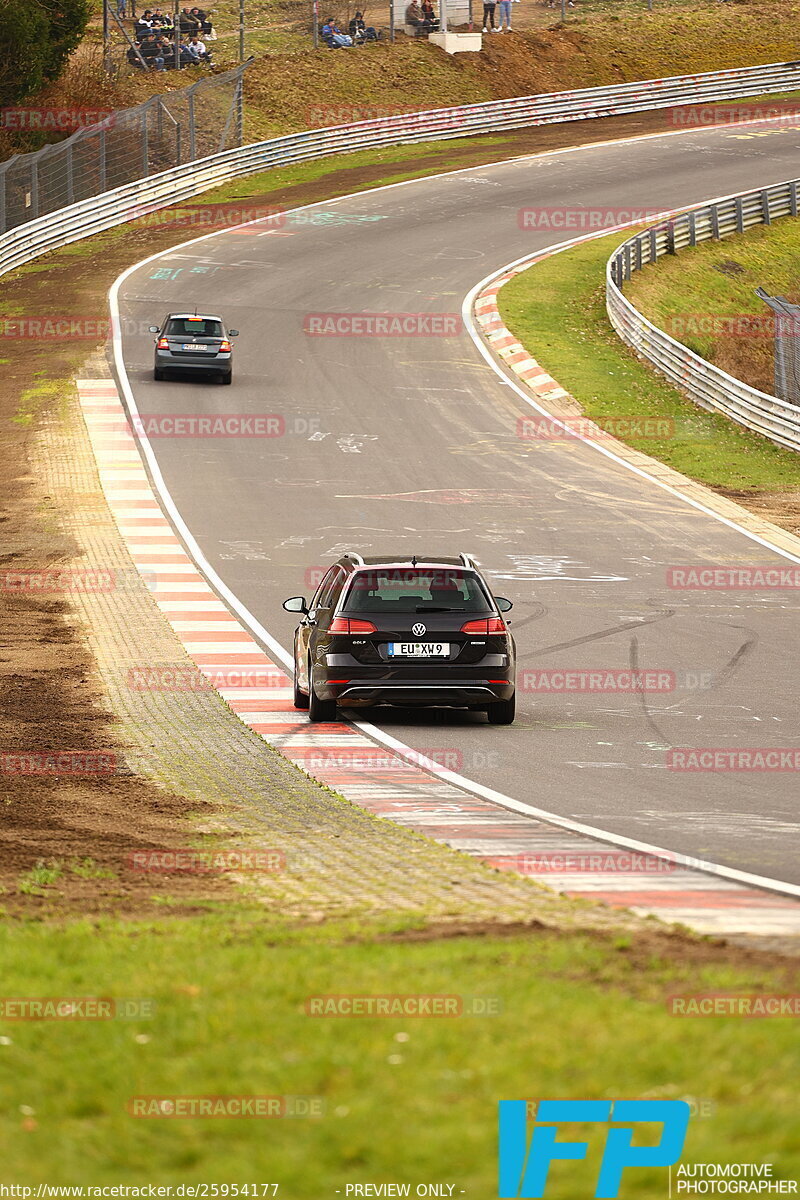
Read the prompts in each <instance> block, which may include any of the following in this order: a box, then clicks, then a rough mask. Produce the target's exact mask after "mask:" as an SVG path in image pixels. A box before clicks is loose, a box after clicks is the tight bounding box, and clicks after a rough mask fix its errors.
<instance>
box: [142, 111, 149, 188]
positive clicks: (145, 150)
mask: <svg viewBox="0 0 800 1200" xmlns="http://www.w3.org/2000/svg"><path fill="white" fill-rule="evenodd" d="M149 107H150V105H149V104H143V105H142V178H143V179H147V176H148V175H149V174H150V147H149V145H148V139H147V110H148V108H149Z"/></svg>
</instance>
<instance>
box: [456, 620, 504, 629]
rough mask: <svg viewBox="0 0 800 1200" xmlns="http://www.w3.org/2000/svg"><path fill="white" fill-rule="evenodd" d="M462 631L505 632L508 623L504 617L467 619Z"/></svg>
mask: <svg viewBox="0 0 800 1200" xmlns="http://www.w3.org/2000/svg"><path fill="white" fill-rule="evenodd" d="M461 632H462V633H505V632H506V624H505V621H504V620H503V618H502V617H484V618H483V619H482V620H480V621H467V623H466V625H462V626H461Z"/></svg>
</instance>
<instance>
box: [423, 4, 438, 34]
mask: <svg viewBox="0 0 800 1200" xmlns="http://www.w3.org/2000/svg"><path fill="white" fill-rule="evenodd" d="M421 11H422V21H423V24H424V25H425V27H426V29H428V31H430V30H432V29H438V28H439V18H438V17H437V16H436V10H435V9H434V7H433V3H432V0H422V8H421Z"/></svg>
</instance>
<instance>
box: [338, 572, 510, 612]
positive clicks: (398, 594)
mask: <svg viewBox="0 0 800 1200" xmlns="http://www.w3.org/2000/svg"><path fill="white" fill-rule="evenodd" d="M342 611H343V612H348V613H405V612H411V613H417V612H469V613H491V612H493V611H494V610H493V608H492V605H491V603H490V602H489V597H488V596H487V595H486V592H485V591H484V588H483V585H482V584H481V581H480V580H479V578H478V576H477V575H475V574H474V573H473V572H471V571H461V570H459V569H458V568H452V569H450V568H449V567H448V568H445V567H418V568H415V567H386V568H380V569H378V570H374V571H357V572H356V573H355V575H354V576H353V578H352V580H351V582H350V588H349V590H348V592H347V595H346V596H345V599H344V603H343V605H342Z"/></svg>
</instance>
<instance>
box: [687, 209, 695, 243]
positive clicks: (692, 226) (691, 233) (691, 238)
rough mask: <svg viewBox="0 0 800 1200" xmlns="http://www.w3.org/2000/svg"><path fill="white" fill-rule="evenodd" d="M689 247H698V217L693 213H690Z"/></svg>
mask: <svg viewBox="0 0 800 1200" xmlns="http://www.w3.org/2000/svg"><path fill="white" fill-rule="evenodd" d="M689 245H690V246H696V245H697V215H696V213H693V212H690V213H689Z"/></svg>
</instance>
